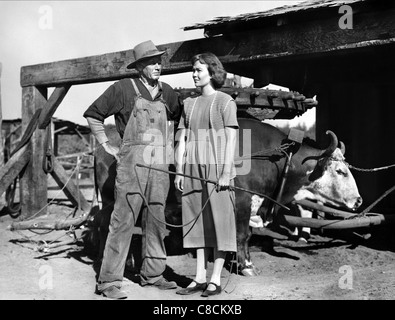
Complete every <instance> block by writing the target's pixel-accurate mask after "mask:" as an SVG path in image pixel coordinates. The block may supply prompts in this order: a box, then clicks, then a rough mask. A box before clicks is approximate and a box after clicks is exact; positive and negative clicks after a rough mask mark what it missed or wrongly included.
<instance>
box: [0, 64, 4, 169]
mask: <svg viewBox="0 0 395 320" xmlns="http://www.w3.org/2000/svg"><path fill="white" fill-rule="evenodd" d="M2 68H3V66H2V64H1V62H0V167H1V166H3V164H4V143H3V132H2V131H3V130H2V129H3V124H2V123H3V109H2V105H1V72H2Z"/></svg>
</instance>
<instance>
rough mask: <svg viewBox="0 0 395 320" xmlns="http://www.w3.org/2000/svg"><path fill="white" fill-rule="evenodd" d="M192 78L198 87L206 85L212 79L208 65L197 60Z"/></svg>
mask: <svg viewBox="0 0 395 320" xmlns="http://www.w3.org/2000/svg"><path fill="white" fill-rule="evenodd" d="M192 78H193V81H194V82H195V86H196V87H205V86H206V85H208V84H209V83H210V81H211V76H210V73H209V71H208V68H207V65H205V64H204V63H201V62H200V61H199V60H197V61H196V62H195V63H194V64H193V67H192Z"/></svg>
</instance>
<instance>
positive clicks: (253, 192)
mask: <svg viewBox="0 0 395 320" xmlns="http://www.w3.org/2000/svg"><path fill="white" fill-rule="evenodd" d="M135 166H137V167H144V168H151V169H152V170H156V171H160V172H164V173H167V174H175V175H179V176H182V177H187V178H191V179H195V180H200V181H205V182H209V183H213V184H215V185H217V182H216V181H213V180H208V179H203V178H198V177H193V176H189V175H186V174H182V173H175V172H173V171H168V170H162V169H158V168H152V167H149V166H145V165H143V164H140V163H136V164H135ZM229 189H230V190H234V189H236V190H241V191H245V192H248V193H251V194H256V195H258V196H260V197H263V198H266V199H268V200H270V201H272V202H274V203H275V204H277V205H278V206H280V207H282V208H283V209H285V210H288V211H289V210H290V209H289V208H288V207H286V206H284V205H283V204H281V203H279V202H278V201H276V200H274V199H272V198H270V197H269V196H267V195H266V194H263V193H259V192H256V191H252V190H248V189H245V188H241V187H236V186H232V187H229Z"/></svg>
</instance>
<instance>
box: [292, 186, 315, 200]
mask: <svg viewBox="0 0 395 320" xmlns="http://www.w3.org/2000/svg"><path fill="white" fill-rule="evenodd" d="M294 199H295V200H296V201H300V200H303V199H310V200H314V199H315V195H314V193H312V192H311V191H309V190H307V189H304V188H303V187H302V188H300V189H299V190H298V192H296V194H295V195H294Z"/></svg>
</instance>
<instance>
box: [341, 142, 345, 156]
mask: <svg viewBox="0 0 395 320" xmlns="http://www.w3.org/2000/svg"><path fill="white" fill-rule="evenodd" d="M340 151H341V152H342V155H343V156H344V155H345V154H346V146H345V145H344V143H343V141H340Z"/></svg>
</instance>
